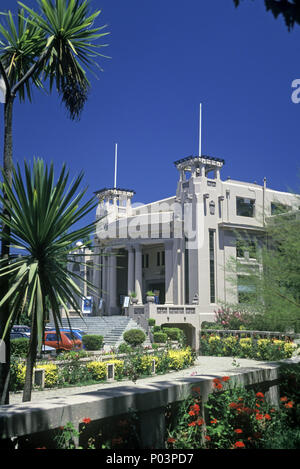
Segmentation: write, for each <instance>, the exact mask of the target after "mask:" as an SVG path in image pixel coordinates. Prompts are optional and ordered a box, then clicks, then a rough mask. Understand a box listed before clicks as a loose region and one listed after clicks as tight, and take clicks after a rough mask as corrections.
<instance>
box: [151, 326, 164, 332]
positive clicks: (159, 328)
mask: <svg viewBox="0 0 300 469" xmlns="http://www.w3.org/2000/svg"><path fill="white" fill-rule="evenodd" d="M153 332H162V330H161V327H160V326H154V327H153Z"/></svg>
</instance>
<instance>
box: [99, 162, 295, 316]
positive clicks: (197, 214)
mask: <svg viewBox="0 0 300 469" xmlns="http://www.w3.org/2000/svg"><path fill="white" fill-rule="evenodd" d="M222 164H223V163H220V161H218V162H216V163H215V165H216V166H215V171H214V176H213V177H211V172H209V171H208V170H210V169H211V168H212V167H214V166H213V165H214V162H212V161H209V162H208V163H207V165H210V166H209V168H208V169H207V168H206V163H205V161H204V163H203V161H202V162H200V163H199V161H198V160H197V158H195V159H194V160H193V159H192V160H191V164H190V165H189V162H188V164H187V165H186V167H185V166H184V165H185V162H183V166H182V165H179V166H178V169H179V171H180V178H179V181H178V184H177V190H176V195H175V196H174V197H169V198H167V199H164V200H162V201H155V202H153V203H151V204H148V205H144V206H139V207H132V206H131V205H130V204H128V203H127V205H126V210H127V216H126V213H124V207H122V213H121V214H120V217H119V216H118V206H119V203H117V202H115V203H112V204H110V206H111V207H112V212H110V213H108V216H107V217H106V218H104V219H102V220H101V223H100V224H99V227H98V230H97V239H98V242H99V246H100V247H101V249H102V250H105V249H111V248H113V249H121V248H122V249H126V250H128V249H132V250H133V258H132V259H133V260H132V262H133V263H134V265H133V267H132V269H131V272H132V275H133V276H134V281H133V285H135V286H137V287H138V288H140V289H141V295H140V296H141V298H140V304H141V302H143V301H144V298H145V293H146V291H147V290H148V289H149V288H150V287H151V288H154V287H155V284H159V283H162V282H164V286H165V295H164V296H165V303H166V304H174V305H182V304H198V311H200V314H209V315H210V316H211V315H212V314H213V313H214V311H215V310H216V309H217V308H218V307H219V306H220V304H222V303H236V302H237V300H238V295H237V285H236V280H237V277H236V276H235V274H234V273H232V272H231V270H230V267H229V265H230V262H231V261H232V259H235V258H236V253H237V250H236V240H237V233H239V234H242V235H243V236H244V235H246V237H249V238H252V237H254V238H257V239H258V240H259V239H261V238H262V236H263V233H264V224H265V220H266V218H267V217H269V216H271V215H272V212H271V203H272V202H273V203H275V202H276V203H280V204H282V205H285V206H288V207H290V208H291V209H298V208H299V206H300V202H299V199H298V197H297V196H295V195H294V194H289V193H283V192H278V191H273V190H271V189H269V188H267V187H266V183H264V184H263V185H259V184H256V183H247V182H241V181H234V180H230V179H228V180H226V181H222V180H221V177H220V171H221V167H222ZM188 165H189V166H188ZM197 165H198V166H197ZM208 172H209V176H210V177H207V175H208V174H207V173H208ZM186 173H188V175H189V177H186ZM119 193H120V191H119ZM101 194H102V192H101ZM102 195H103V194H102ZM102 195H101V197H102ZM118 196H119V195H118ZM237 198H239V205H238V206H237ZM249 201H255V202H254V204H253V206H252V205H251V204H248V202H249ZM101 204H102V205H101V207H102V209H101V210H103V202H101ZM238 209H239V210H241V213H239V212H238ZM252 209H253V213H252V215H253V216H246V213H247V212H248V213H250V212H251V210H252ZM98 212H100V210H98ZM120 223H122V229H121V230H120V229H119V228H120ZM105 224H106V231H105V230H104V228H103V227H104V225H105ZM107 227H108V228H110V227H111V228H113V229H112V230H111V231H109V229H108V230H107ZM128 227H129V228H130V227H131V228H134V229H136V230H133V231H134V236H131V235H132V233H129V231H130V230H128ZM104 231H105V235H106V236H103V233H104ZM108 233H110V235H109V236H107V234H108ZM212 248H213V249H212ZM158 252H164V257H165V265H160V266H158V265H157V262H156V260H157V253H158ZM141 256H144V260H145V259H146V258H148V260H147V262H148V264H147V266H146V264H145V263H144V267H143V268H142V267H141V265H140V264H139V262H140V260H139V259H142V257H141ZM128 259H129V258H128ZM127 262H129V261H127ZM145 262H146V261H145ZM250 262H251V263H252V264H255V263H256V262H258V261H256V260H253V259H250ZM110 269H111V266H110ZM128 272H129V270H128ZM128 272H127V274H128V276H129V273H128ZM101 275H102V282H101V285H102V288H103V287H104V286H105V287H106V291H107V292H108V294H107V301H106V303H107V305H108V313H109V311H110V304H111V301H112V300H111V297H112V296H113V293H112V291H113V290H114V288H115V287H114V286H113V283H112V282H114V280H113V276H112V274H111V270H109V269H108V270H107V268H106V269H105V268H104V269H103V270H102V273H101ZM139 276H140V277H141V278H139V279H138V282H137V277H139ZM105 279H106V280H105ZM212 280H214V289H212ZM117 283H120V281H118V282H117ZM129 283H130V280H129V279H128V291H129V290H130V289H129ZM131 283H132V282H131ZM123 284H124V278H123ZM139 285H140V287H139ZM112 286H113V287H112ZM116 288H117V289H118V286H117V287H116ZM122 289H123V290H124V285H123V287H122Z"/></svg>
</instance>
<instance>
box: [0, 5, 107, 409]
mask: <svg viewBox="0 0 300 469" xmlns="http://www.w3.org/2000/svg"><path fill="white" fill-rule="evenodd" d="M36 2H37V6H38V7H39V12H38V13H37V12H36V11H34V10H33V9H31V8H29V7H28V6H26V5H24V4H23V3H21V2H19V5H20V9H19V11H18V14H17V15H16V19H15V18H14V15H13V14H12V13H11V12H10V11H9V12H8V13H7V14H5V13H3V14H2V15H3V18H4V19H5V21H4V24H0V74H1V78H2V80H3V82H4V84H5V105H4V153H3V170H4V174H5V176H6V181H7V184H8V185H9V186H11V184H12V172H13V133H12V127H13V108H14V102H15V98H16V97H17V96H18V97H19V99H20V101H21V102H23V101H24V100H25V99H26V98H27V99H29V101H30V100H31V95H32V86H33V87H37V88H44V86H45V85H46V84H48V85H49V89H50V91H52V89H53V88H54V87H56V90H57V92H58V93H59V95H60V96H61V99H62V103H63V104H64V105H65V107H66V109H67V111H68V113H69V117H70V118H71V119H72V120H75V119H79V118H80V115H81V112H82V110H83V108H84V104H85V102H86V100H87V96H88V90H89V87H90V82H89V80H88V78H87V74H86V72H87V71H92V70H93V69H95V68H98V69H100V66H99V64H98V62H97V60H96V59H97V58H99V57H104V55H103V54H101V53H100V51H99V48H101V47H104V46H105V44H97V43H96V42H97V40H98V39H99V38H101V37H103V36H105V35H107V34H109V33H107V32H103V31H102V30H103V29H104V28H105V27H106V25H104V26H101V27H94V22H95V20H96V18H97V17H98V15H99V14H100V11H94V12H92V13H90V12H89V2H88V1H87V0H36ZM4 199H5V200H8V199H7V197H6V194H5V192H4ZM9 214H10V212H9V210H7V209H6V208H4V211H3V217H2V221H3V223H2V233H3V236H2V243H1V259H2V260H4V259H6V261H7V260H8V259H9V256H10V247H9V244H8V242H7V241H6V240H7V239H9V235H10V232H9V230H10V228H9V216H10V215H9ZM8 289H9V285H8V279H7V278H2V279H1V284H0V297H3V296H5V294H6V293H7V292H8ZM8 315H9V304H8V303H6V304H4V305H3V306H2V307H1V310H0V336H2V334H3V330H4V327H5V325H6V324H7V320H8ZM5 344H6V351H7V362H6V363H5V364H1V365H0V390H1V389H2V390H3V388H4V387H5V386H6V388H7V381H8V373H9V360H10V352H9V349H10V347H9V334H7V336H6V339H5ZM5 402H6V403H8V394H7V393H6V397H5Z"/></svg>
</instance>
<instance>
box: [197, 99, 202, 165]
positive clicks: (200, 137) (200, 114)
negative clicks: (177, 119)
mask: <svg viewBox="0 0 300 469" xmlns="http://www.w3.org/2000/svg"><path fill="white" fill-rule="evenodd" d="M198 154H199V156H202V103H200V112H199V153H198Z"/></svg>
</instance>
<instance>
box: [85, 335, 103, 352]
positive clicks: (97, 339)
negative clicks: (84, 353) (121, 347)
mask: <svg viewBox="0 0 300 469" xmlns="http://www.w3.org/2000/svg"><path fill="white" fill-rule="evenodd" d="M82 343H83V345H84V346H85V348H86V349H87V350H101V349H102V347H103V336H102V335H83V336H82Z"/></svg>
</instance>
